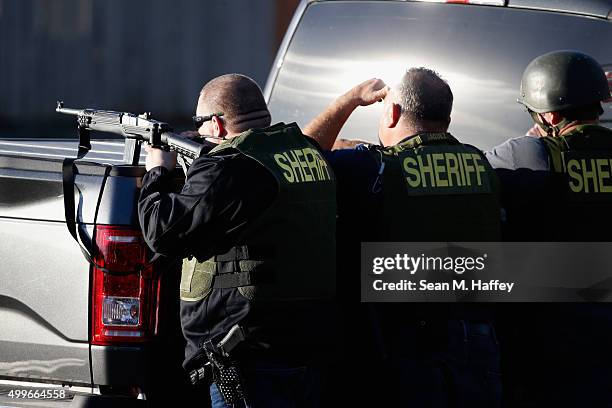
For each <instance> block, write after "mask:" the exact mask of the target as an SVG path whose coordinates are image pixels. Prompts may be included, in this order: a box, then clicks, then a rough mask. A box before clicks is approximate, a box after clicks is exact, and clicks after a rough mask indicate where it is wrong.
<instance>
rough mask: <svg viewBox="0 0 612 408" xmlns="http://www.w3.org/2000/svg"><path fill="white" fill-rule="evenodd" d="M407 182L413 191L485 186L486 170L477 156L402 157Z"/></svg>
mask: <svg viewBox="0 0 612 408" xmlns="http://www.w3.org/2000/svg"><path fill="white" fill-rule="evenodd" d="M402 168H403V170H404V176H405V179H406V183H408V185H409V186H410V187H412V188H426V187H435V188H451V187H455V188H456V187H464V186H478V187H481V186H484V185H485V183H486V182H487V178H486V173H487V169H486V167H485V165H484V163H483V158H482V156H481V155H480V154H477V153H452V152H444V153H427V154H415V155H409V156H406V157H404V158H403V161H402Z"/></svg>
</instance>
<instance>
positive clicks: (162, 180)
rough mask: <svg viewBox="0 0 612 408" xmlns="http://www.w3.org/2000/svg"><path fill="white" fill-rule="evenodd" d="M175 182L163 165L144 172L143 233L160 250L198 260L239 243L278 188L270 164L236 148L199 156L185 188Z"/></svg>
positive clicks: (211, 145)
mask: <svg viewBox="0 0 612 408" xmlns="http://www.w3.org/2000/svg"><path fill="white" fill-rule="evenodd" d="M207 145H208V147H210V148H211V149H212V148H213V147H214V146H215V145H214V144H212V143H207ZM172 184H173V180H172V173H171V172H170V171H168V170H167V169H165V168H163V167H155V168H153V169H151V170H150V171H149V172H147V174H145V176H144V177H143V180H142V188H141V191H140V199H139V200H138V217H139V219H140V225H141V227H142V230H143V233H144V238H145V240H146V242H147V244H148V245H149V246H150V247H151V249H153V251H155V252H157V253H161V254H163V255H166V256H170V257H181V258H182V257H185V256H195V257H196V258H198V259H199V260H204V259H208V258H209V257H210V256H212V255H213V254H216V253H223V252H226V251H227V250H229V249H230V248H231V247H232V246H234V245H235V240H236V237H237V235H238V234H239V233H240V232H241V231H242V230H243V228H244V226H245V225H246V224H247V223H248V222H249V221H251V220H253V219H255V218H257V217H258V216H259V215H260V214H261V213H262V212H263V210H265V209H266V208H267V207H269V206H270V204H271V203H272V200H273V199H274V196H275V195H276V193H277V190H278V187H277V184H276V181H275V180H274V177H273V176H272V175H271V174H270V173H269V172H268V171H267V170H266V169H265V168H263V167H262V166H261V165H259V164H258V163H256V162H255V161H254V160H252V159H249V158H247V157H245V156H242V155H240V154H238V152H236V151H232V152H228V153H227V154H224V155H219V156H208V155H204V156H201V157H200V158H198V159H196V160H195V161H194V162H193V164H192V166H191V167H190V168H189V171H188V172H187V179H186V181H185V186H184V187H183V189H182V191H181V192H180V193H173V192H172Z"/></svg>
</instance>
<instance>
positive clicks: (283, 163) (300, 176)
mask: <svg viewBox="0 0 612 408" xmlns="http://www.w3.org/2000/svg"><path fill="white" fill-rule="evenodd" d="M273 158H274V161H275V162H276V164H277V165H278V167H280V169H281V170H282V173H281V174H282V175H283V177H284V178H285V180H287V181H288V182H289V183H308V182H314V181H329V180H331V174H330V171H329V168H328V164H327V162H326V161H325V159H324V158H323V156H322V155H321V153H320V152H319V151H318V150H316V149H314V148H311V147H306V148H303V149H291V150H287V151H285V152H282V153H275V154H274V155H273Z"/></svg>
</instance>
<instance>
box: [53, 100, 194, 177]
mask: <svg viewBox="0 0 612 408" xmlns="http://www.w3.org/2000/svg"><path fill="white" fill-rule="evenodd" d="M55 111H56V112H58V113H64V114H67V115H74V116H76V117H77V123H78V130H79V138H80V139H81V145H84V144H85V145H86V146H87V147H88V146H89V138H88V135H87V133H88V132H89V131H91V130H93V131H99V132H109V133H115V134H117V135H121V136H123V137H125V138H126V139H127V140H126V143H127V142H128V141H130V140H133V141H135V143H136V145H135V147H136V148H135V149H134V152H133V156H134V157H132V164H134V165H136V164H138V159H139V156H140V144H141V143H142V142H146V143H148V144H150V145H151V146H152V147H158V148H162V149H164V150H173V151H175V152H177V153H178V154H179V156H180V157H182V158H183V159H184V161H187V162H189V163H190V162H192V161H193V160H194V159H196V158H198V157H200V155H201V154H202V150H203V149H204V146H203V145H202V144H201V143H198V142H196V141H194V140H191V139H189V138H186V137H183V136H181V135H178V134H176V133H173V132H172V128H171V127H170V126H169V125H168V124H167V123H164V122H160V121H157V120H154V119H151V118H150V117H149V114H148V113H143V114H142V115H135V114H133V113H127V112H113V111H105V110H96V109H70V108H64V103H63V102H58V103H57V108H56V109H55ZM84 135H87V136H86V137H83V136H84ZM84 139H86V140H87V141H86V142H85V143H83V140H84Z"/></svg>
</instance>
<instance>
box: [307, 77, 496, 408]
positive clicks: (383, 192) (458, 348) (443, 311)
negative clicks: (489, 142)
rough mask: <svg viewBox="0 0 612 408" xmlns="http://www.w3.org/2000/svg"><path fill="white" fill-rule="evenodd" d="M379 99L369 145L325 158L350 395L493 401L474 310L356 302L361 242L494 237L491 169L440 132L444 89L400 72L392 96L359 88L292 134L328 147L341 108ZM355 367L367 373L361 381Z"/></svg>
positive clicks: (444, 121)
mask: <svg viewBox="0 0 612 408" xmlns="http://www.w3.org/2000/svg"><path fill="white" fill-rule="evenodd" d="M364 94H365V95H366V96H367V97H364V96H363V95H364ZM380 99H384V109H383V113H382V115H381V116H380V119H379V126H378V129H379V130H378V136H379V139H380V142H381V144H380V145H372V146H359V147H358V148H357V149H345V150H336V151H332V152H330V153H328V158H329V159H330V162H331V164H332V166H333V167H334V171H335V173H336V176H337V178H338V212H339V219H338V244H339V248H340V250H339V254H341V255H339V259H342V260H343V264H342V265H339V276H340V277H341V280H340V281H339V282H342V286H340V285H338V289H339V295H340V296H343V303H344V306H345V308H344V312H345V315H344V316H345V320H346V321H347V322H350V323H348V324H347V327H345V331H346V333H347V338H348V339H349V341H347V342H346V343H347V344H349V345H354V348H353V349H351V350H349V351H352V352H353V354H352V355H350V354H349V355H348V356H347V357H346V361H347V363H346V364H348V365H350V364H351V363H352V362H356V364H357V367H356V368H355V369H354V370H353V372H355V373H357V374H358V376H357V378H356V379H355V381H360V380H362V381H363V384H362V385H361V386H360V387H352V390H351V391H352V394H353V395H354V396H355V397H356V398H357V400H358V401H359V402H363V401H365V398H369V400H368V402H369V403H372V404H375V405H381V404H383V402H384V403H389V404H392V405H397V406H406V407H408V406H428V407H429V406H431V407H446V406H470V407H495V406H498V404H499V401H500V397H501V394H500V378H499V355H498V351H497V350H498V348H497V342H496V338H495V334H494V330H493V326H492V325H491V316H490V315H489V314H488V313H487V312H486V311H484V310H483V309H482V308H469V309H468V308H465V307H463V306H461V305H458V304H431V303H428V304H418V303H412V304H408V303H404V304H385V305H382V304H379V305H376V307H367V306H362V307H360V305H359V297H358V296H359V293H360V292H359V286H358V285H359V280H358V276H357V273H358V271H359V264H358V262H359V259H360V255H359V254H360V250H361V248H360V243H361V242H368V241H401V242H405V241H413V242H418V241H421V242H428V241H434V242H436V241H437V242H440V241H443V242H447V241H497V240H499V218H500V215H499V214H500V211H499V205H498V196H497V181H496V176H495V173H494V171H493V170H492V169H491V167H490V166H489V164H488V162H487V160H486V158H485V157H484V155H483V154H482V153H481V152H480V151H479V150H478V149H476V148H474V147H472V146H468V145H465V144H462V143H461V142H459V141H458V140H457V139H456V138H455V137H454V136H453V135H451V134H450V133H448V126H449V124H450V120H451V110H452V104H453V94H452V91H451V89H450V87H449V86H448V84H447V83H446V82H445V81H444V80H442V79H441V78H440V77H439V75H438V74H437V73H435V72H434V71H432V70H430V69H427V68H412V69H410V70H408V71H407V72H406V74H405V75H404V76H403V77H402V79H401V81H400V83H399V84H398V85H397V86H396V87H394V88H392V89H390V88H388V87H386V86H385V84H384V83H383V82H382V81H380V80H376V79H372V80H369V81H366V82H364V83H362V84H360V85H358V86H356V87H355V88H353V89H351V90H350V91H348V92H347V93H346V94H344V95H342V96H340V97H339V98H337V99H336V100H335V101H333V102H332V104H331V105H330V106H329V107H328V108H327V109H326V110H325V111H324V112H322V113H321V114H320V115H319V116H317V117H316V118H315V119H314V120H313V121H312V122H311V123H310V124H309V125H307V126H306V127H305V131H304V132H305V133H306V134H308V135H310V136H312V137H314V138H315V139H316V140H317V141H319V143H320V144H321V146H323V147H324V148H331V147H332V145H333V144H334V141H335V140H336V137H337V136H338V133H339V131H340V129H341V128H342V126H343V125H344V123H345V122H346V120H347V119H348V118H349V116H350V115H351V113H352V112H353V111H354V110H355V109H356V108H357V107H358V106H362V105H370V104H373V103H374V102H376V101H377V100H380ZM355 263H357V264H355ZM355 286H356V287H355ZM349 288H350V289H349ZM356 310H360V313H356V312H355V311H356ZM368 322H369V323H368ZM366 350H369V351H366ZM371 350H378V353H377V355H378V356H379V357H382V361H380V360H379V364H374V361H373V360H375V358H376V357H375V356H376V354H375V353H374V352H372V351H371ZM364 367H368V368H367V369H366V370H367V372H369V373H373V375H369V376H361V374H360V373H361V371H359V369H360V368H362V369H363V368H364ZM377 380H378V381H379V382H378V384H376V381H377ZM365 391H369V395H368V393H366V392H365Z"/></svg>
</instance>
